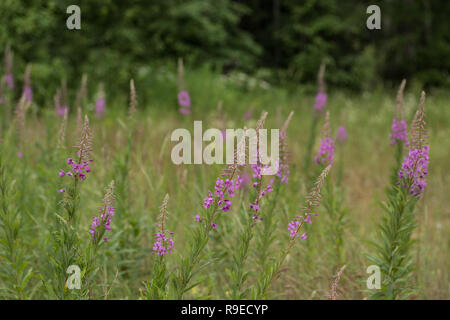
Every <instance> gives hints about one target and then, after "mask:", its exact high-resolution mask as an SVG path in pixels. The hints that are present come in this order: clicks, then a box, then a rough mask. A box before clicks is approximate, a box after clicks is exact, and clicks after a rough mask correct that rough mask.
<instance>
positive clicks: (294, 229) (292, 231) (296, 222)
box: [288, 215, 312, 240]
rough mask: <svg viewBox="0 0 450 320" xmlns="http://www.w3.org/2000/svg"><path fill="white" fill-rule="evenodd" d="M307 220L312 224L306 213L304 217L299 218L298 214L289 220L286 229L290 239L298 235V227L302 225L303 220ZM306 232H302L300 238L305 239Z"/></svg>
mask: <svg viewBox="0 0 450 320" xmlns="http://www.w3.org/2000/svg"><path fill="white" fill-rule="evenodd" d="M305 221H306V222H308V223H309V224H312V222H311V217H310V216H309V215H306V216H305V218H300V217H299V216H297V217H295V218H294V219H293V220H292V221H291V222H289V224H288V231H289V237H290V238H291V239H295V238H297V237H298V234H299V230H300V227H301V226H302V224H303V222H305ZM307 237H308V236H307V234H306V232H304V233H303V234H302V235H301V237H300V238H301V239H302V240H305V239H306V238H307Z"/></svg>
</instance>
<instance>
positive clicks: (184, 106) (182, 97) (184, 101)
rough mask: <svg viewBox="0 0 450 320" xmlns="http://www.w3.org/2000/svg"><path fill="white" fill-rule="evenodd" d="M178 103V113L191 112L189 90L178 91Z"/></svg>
mask: <svg viewBox="0 0 450 320" xmlns="http://www.w3.org/2000/svg"><path fill="white" fill-rule="evenodd" d="M178 104H179V105H180V107H181V108H180V113H182V114H190V113H191V97H190V96H189V92H187V91H186V90H182V91H180V92H179V93H178Z"/></svg>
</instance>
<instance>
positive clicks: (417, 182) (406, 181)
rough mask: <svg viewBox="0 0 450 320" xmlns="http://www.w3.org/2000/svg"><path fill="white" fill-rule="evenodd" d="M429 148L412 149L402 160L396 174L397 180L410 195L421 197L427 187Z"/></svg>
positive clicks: (426, 146)
mask: <svg viewBox="0 0 450 320" xmlns="http://www.w3.org/2000/svg"><path fill="white" fill-rule="evenodd" d="M428 152H429V146H428V145H425V146H424V147H423V148H422V149H413V150H410V151H409V154H408V156H407V157H405V159H404V160H403V163H402V166H401V168H400V170H399V172H398V178H399V180H400V182H399V183H400V184H401V186H402V187H404V188H407V189H408V190H409V192H410V193H411V194H412V195H415V196H416V195H419V196H420V195H421V194H422V193H423V192H424V190H425V187H426V185H427V181H426V177H427V175H428V162H429V157H428Z"/></svg>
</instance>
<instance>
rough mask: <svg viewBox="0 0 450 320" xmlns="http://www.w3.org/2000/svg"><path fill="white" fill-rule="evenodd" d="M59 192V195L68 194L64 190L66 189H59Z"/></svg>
mask: <svg viewBox="0 0 450 320" xmlns="http://www.w3.org/2000/svg"><path fill="white" fill-rule="evenodd" d="M58 192H59V193H64V192H66V190H64V189H59V190H58Z"/></svg>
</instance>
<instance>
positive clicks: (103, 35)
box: [0, 0, 450, 104]
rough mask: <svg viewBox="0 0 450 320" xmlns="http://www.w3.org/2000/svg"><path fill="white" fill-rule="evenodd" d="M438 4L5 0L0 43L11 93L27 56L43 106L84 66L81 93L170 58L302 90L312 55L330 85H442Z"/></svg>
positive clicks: (445, 56) (311, 73)
mask: <svg viewBox="0 0 450 320" xmlns="http://www.w3.org/2000/svg"><path fill="white" fill-rule="evenodd" d="M71 4H77V5H79V6H80V8H81V30H68V29H67V27H66V19H67V18H68V16H69V15H68V14H67V13H66V8H67V7H68V6H69V5H71ZM369 4H378V5H379V6H380V8H381V26H382V29H381V30H368V29H367V28H366V19H367V17H368V14H366V8H367V6H368V5H369ZM449 6H450V3H448V1H444V0H440V1H433V2H429V1H406V0H399V1H390V2H381V1H376V2H375V3H363V2H361V1H356V0H350V1H345V2H343V1H337V0H307V1H301V2H297V1H280V0H272V1H255V0H241V1H237V0H214V1H212V0H152V1H150V2H149V1H145V0H132V1H112V0H107V1H89V0H79V1H75V3H74V1H69V0H62V1H59V0H37V1H27V0H4V1H1V2H0V19H1V21H3V22H4V23H2V25H1V26H0V48H1V49H0V50H1V52H3V50H4V48H6V46H7V45H10V46H11V48H12V50H13V51H14V53H15V55H14V73H15V78H16V84H17V85H16V88H15V91H16V92H15V93H16V95H18V94H19V93H20V90H21V89H22V88H21V85H20V84H21V83H20V82H21V81H22V78H23V71H24V69H25V64H26V63H27V62H31V63H33V69H32V81H33V87H34V89H35V90H34V96H35V98H36V100H37V101H38V102H39V103H40V104H42V103H43V102H47V103H49V104H50V103H52V101H51V100H50V99H49V97H48V96H49V95H45V94H44V93H46V91H47V90H48V88H52V89H53V90H54V91H56V88H57V87H58V85H59V83H60V81H61V79H62V78H66V79H67V81H68V87H69V89H70V90H69V101H72V100H73V98H74V96H75V94H74V92H73V89H75V87H76V83H78V81H79V79H80V78H81V74H82V73H88V74H89V77H90V81H89V86H90V90H89V92H91V93H92V92H94V91H95V88H96V86H97V84H98V82H99V81H102V82H104V83H105V85H106V89H107V91H108V92H111V93H112V94H113V95H114V94H115V93H116V92H123V91H122V90H123V89H122V88H125V87H126V83H127V82H128V81H129V79H130V78H132V77H135V76H137V75H139V74H140V75H143V74H145V69H146V68H148V66H149V65H154V66H157V65H161V62H167V61H171V62H172V63H173V67H175V61H176V59H177V58H178V57H183V58H184V59H185V61H186V65H187V66H192V65H197V66H198V65H201V64H207V65H209V66H212V67H213V68H215V69H219V70H221V71H223V72H229V71H230V70H233V69H238V70H241V71H244V72H249V73H254V74H256V75H257V76H258V77H262V78H266V80H269V81H270V82H275V81H284V80H289V81H292V80H294V81H295V82H296V83H297V82H298V81H301V82H302V83H308V84H311V86H310V87H313V86H314V82H315V75H316V72H317V69H318V67H319V65H320V63H322V62H326V63H327V65H328V68H327V71H328V72H327V76H326V77H327V82H328V83H329V84H330V85H331V86H333V87H337V86H339V87H348V88H352V89H358V90H359V89H370V88H372V87H373V85H374V84H376V81H377V79H378V78H380V77H381V78H384V79H386V80H392V81H395V82H396V81H398V80H399V79H402V78H409V79H412V78H416V80H418V81H419V83H423V84H426V85H429V86H437V85H448V84H449V80H448V72H449V70H450V65H449V61H450V39H449V37H450V36H449V33H448V32H447V30H448V29H449V28H450V26H449V21H450V20H449V19H447V17H446V15H447V14H448V12H449V8H450V7H449ZM1 69H2V70H3V68H1ZM137 78H139V77H137ZM148 82H150V81H148ZM146 85H152V84H151V83H146ZM44 88H45V90H44ZM143 98H144V100H145V97H143Z"/></svg>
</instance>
